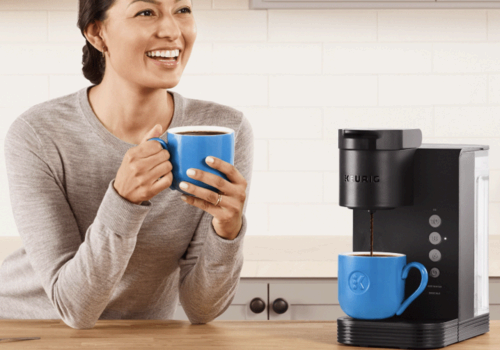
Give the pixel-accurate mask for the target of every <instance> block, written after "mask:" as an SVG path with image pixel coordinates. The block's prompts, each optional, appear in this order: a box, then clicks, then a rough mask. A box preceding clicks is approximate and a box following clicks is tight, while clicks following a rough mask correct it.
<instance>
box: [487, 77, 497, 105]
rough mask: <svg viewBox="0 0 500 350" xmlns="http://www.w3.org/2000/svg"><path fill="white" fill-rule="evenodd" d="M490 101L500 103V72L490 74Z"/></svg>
mask: <svg viewBox="0 0 500 350" xmlns="http://www.w3.org/2000/svg"><path fill="white" fill-rule="evenodd" d="M488 103H490V104H500V74H490V75H488Z"/></svg>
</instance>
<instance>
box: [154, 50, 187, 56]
mask: <svg viewBox="0 0 500 350" xmlns="http://www.w3.org/2000/svg"><path fill="white" fill-rule="evenodd" d="M146 55H148V56H149V57H177V56H179V50H165V51H149V52H146Z"/></svg>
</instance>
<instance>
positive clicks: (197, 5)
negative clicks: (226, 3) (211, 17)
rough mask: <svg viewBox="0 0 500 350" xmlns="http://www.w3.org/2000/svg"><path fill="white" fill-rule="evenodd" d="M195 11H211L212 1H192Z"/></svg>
mask: <svg viewBox="0 0 500 350" xmlns="http://www.w3.org/2000/svg"><path fill="white" fill-rule="evenodd" d="M191 5H192V6H193V7H192V8H193V11H197V10H210V9H211V8H212V0H191Z"/></svg>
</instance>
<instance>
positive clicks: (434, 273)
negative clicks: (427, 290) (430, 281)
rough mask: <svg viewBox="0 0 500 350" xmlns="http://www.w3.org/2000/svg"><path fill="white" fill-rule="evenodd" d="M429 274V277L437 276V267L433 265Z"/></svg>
mask: <svg viewBox="0 0 500 350" xmlns="http://www.w3.org/2000/svg"><path fill="white" fill-rule="evenodd" d="M429 275H431V277H434V278H436V277H437V276H439V269H438V268H437V267H433V268H432V269H431V271H430V273H429Z"/></svg>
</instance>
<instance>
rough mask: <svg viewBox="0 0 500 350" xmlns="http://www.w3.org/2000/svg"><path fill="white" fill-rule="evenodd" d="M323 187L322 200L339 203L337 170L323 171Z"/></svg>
mask: <svg viewBox="0 0 500 350" xmlns="http://www.w3.org/2000/svg"><path fill="white" fill-rule="evenodd" d="M337 152H338V151H337ZM337 159H338V158H337ZM323 187H324V190H323V202H324V203H335V204H339V171H329V172H323Z"/></svg>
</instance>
